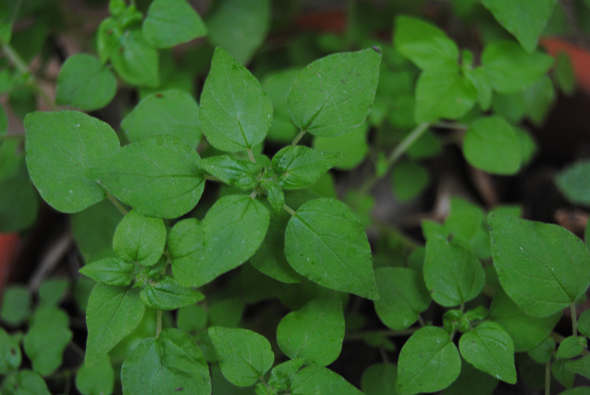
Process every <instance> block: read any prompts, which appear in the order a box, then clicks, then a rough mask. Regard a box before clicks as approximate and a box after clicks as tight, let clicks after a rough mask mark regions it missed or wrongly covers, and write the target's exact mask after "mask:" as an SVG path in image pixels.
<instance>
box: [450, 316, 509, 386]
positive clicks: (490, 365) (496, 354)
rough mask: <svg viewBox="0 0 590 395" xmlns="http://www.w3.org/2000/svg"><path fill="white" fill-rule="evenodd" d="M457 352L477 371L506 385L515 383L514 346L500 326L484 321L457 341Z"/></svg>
mask: <svg viewBox="0 0 590 395" xmlns="http://www.w3.org/2000/svg"><path fill="white" fill-rule="evenodd" d="M459 350H460V351H461V356H462V357H463V358H465V360H466V361H467V362H469V363H470V364H472V365H473V366H475V367H476V368H477V369H479V370H481V371H483V372H486V373H488V374H490V375H491V376H492V377H495V378H497V379H498V380H502V381H505V382H507V383H508V384H515V383H516V367H515V365H514V346H513V344H512V339H511V338H510V335H509V334H508V333H507V332H506V331H505V330H504V329H503V328H502V327H501V326H500V324H497V323H495V322H491V321H486V322H482V323H481V324H479V325H478V326H477V327H475V328H474V329H471V330H470V331H468V332H466V333H464V334H463V335H462V336H461V339H460V340H459Z"/></svg>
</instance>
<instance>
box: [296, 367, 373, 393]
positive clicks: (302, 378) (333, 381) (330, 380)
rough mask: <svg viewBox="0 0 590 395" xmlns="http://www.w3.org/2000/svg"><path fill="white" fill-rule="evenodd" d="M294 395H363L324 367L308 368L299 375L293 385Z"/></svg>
mask: <svg viewBox="0 0 590 395" xmlns="http://www.w3.org/2000/svg"><path fill="white" fill-rule="evenodd" d="M291 394H293V395H309V394H322V395H363V393H362V392H361V391H359V390H358V389H357V388H356V387H355V386H354V385H352V384H350V383H349V382H348V381H346V380H345V379H344V378H343V377H342V376H340V375H339V374H337V373H335V372H333V371H331V370H330V369H327V368H324V367H322V366H308V367H306V368H304V369H302V370H300V371H299V373H297V375H296V376H295V378H294V379H293V384H292V385H291Z"/></svg>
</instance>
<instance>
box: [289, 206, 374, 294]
mask: <svg viewBox="0 0 590 395" xmlns="http://www.w3.org/2000/svg"><path fill="white" fill-rule="evenodd" d="M285 256H286V257H287V261H288V262H289V264H290V265H291V266H292V267H293V269H295V271H296V272H297V273H299V274H301V275H302V276H303V277H306V278H308V279H310V280H311V281H313V282H315V283H317V284H320V285H322V286H324V287H326V288H330V289H334V290H337V291H343V292H350V293H354V294H356V295H359V296H362V297H366V298H369V299H373V300H375V299H378V298H379V294H378V293H377V286H376V284H375V275H374V273H373V267H372V257H371V247H370V246H369V242H368V240H367V235H366V234H365V231H364V227H363V225H362V223H361V222H360V221H359V219H358V217H357V216H356V214H355V213H354V212H353V211H352V210H351V209H350V208H349V207H348V206H346V205H345V204H344V203H342V202H340V201H338V200H336V199H328V198H321V199H315V200H311V201H309V202H307V203H305V204H304V205H302V206H301V207H300V208H299V209H298V210H297V212H296V214H295V215H294V216H293V217H291V219H290V220H289V223H288V224H287V230H286V233H285Z"/></svg>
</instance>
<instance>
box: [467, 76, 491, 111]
mask: <svg viewBox="0 0 590 395" xmlns="http://www.w3.org/2000/svg"><path fill="white" fill-rule="evenodd" d="M464 72H465V78H467V79H468V80H469V81H470V82H471V83H472V84H473V86H474V87H475V90H476V91H477V104H479V106H480V107H481V109H482V110H484V111H487V110H489V109H490V105H491V104H492V85H491V83H490V79H489V78H488V75H487V74H486V72H485V70H484V69H483V67H476V68H474V69H464Z"/></svg>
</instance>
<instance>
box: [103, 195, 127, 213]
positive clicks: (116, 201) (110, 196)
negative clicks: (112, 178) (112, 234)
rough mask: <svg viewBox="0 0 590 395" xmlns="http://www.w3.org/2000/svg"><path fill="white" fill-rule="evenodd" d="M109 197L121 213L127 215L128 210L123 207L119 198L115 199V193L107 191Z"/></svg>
mask: <svg viewBox="0 0 590 395" xmlns="http://www.w3.org/2000/svg"><path fill="white" fill-rule="evenodd" d="M105 192H106V191H105ZM107 197H108V198H109V200H110V201H111V203H113V204H114V205H115V207H117V209H119V211H120V212H121V214H123V215H127V210H125V207H123V206H122V205H121V203H119V201H118V200H117V199H115V197H114V196H113V195H111V194H110V192H107Z"/></svg>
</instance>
